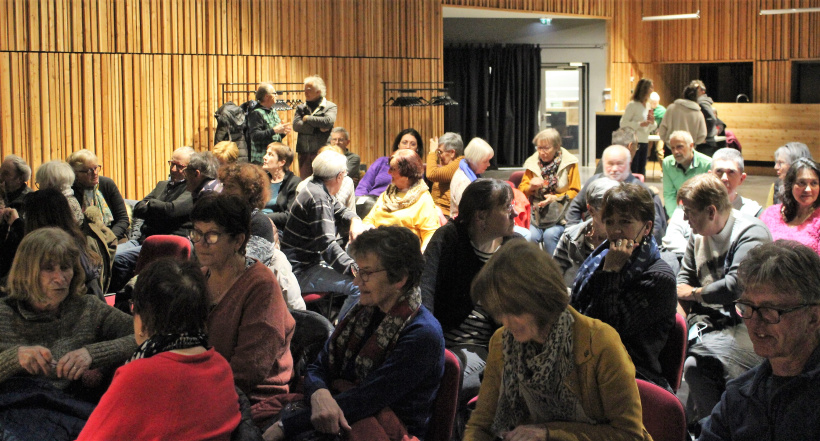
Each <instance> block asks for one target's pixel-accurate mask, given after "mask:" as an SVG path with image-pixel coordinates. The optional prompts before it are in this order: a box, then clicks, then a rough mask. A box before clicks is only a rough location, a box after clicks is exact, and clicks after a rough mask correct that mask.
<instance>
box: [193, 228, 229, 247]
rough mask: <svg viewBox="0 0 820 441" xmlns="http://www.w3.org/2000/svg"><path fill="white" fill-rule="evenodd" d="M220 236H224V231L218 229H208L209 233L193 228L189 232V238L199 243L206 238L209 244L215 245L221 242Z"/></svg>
mask: <svg viewBox="0 0 820 441" xmlns="http://www.w3.org/2000/svg"><path fill="white" fill-rule="evenodd" d="M220 237H222V233H220V232H218V231H208V232H207V233H203V232H201V231H199V230H191V231H190V232H189V233H188V238H189V239H191V242H193V243H197V242H199V241H201V240H202V239H205V243H206V244H208V245H213V244H215V243H217V242H219V238H220Z"/></svg>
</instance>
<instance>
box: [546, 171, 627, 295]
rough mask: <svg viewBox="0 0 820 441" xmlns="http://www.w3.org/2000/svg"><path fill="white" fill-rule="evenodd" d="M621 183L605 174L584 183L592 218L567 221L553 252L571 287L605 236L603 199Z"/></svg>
mask: <svg viewBox="0 0 820 441" xmlns="http://www.w3.org/2000/svg"><path fill="white" fill-rule="evenodd" d="M618 185H619V182H618V181H616V180H614V179H609V178H608V177H606V176H604V177H602V178H600V179H596V180H594V181H592V182H590V183H589V184H587V185H586V186H585V187H584V192H585V193H586V201H587V212H589V218H588V219H587V220H585V221H583V222H581V223H579V224H575V225H567V228H566V230H564V234H562V235H561V239H560V240H559V241H558V245H557V246H556V247H555V254H554V256H553V257H554V258H555V262H557V263H558V266H560V267H561V271H563V273H564V283H565V284H566V285H567V288H572V285H573V284H574V283H575V275H576V274H577V273H578V269H580V268H581V264H583V263H584V261H585V260H587V257H589V255H590V254H592V252H593V251H595V249H596V248H598V245H600V244H602V243H603V242H604V241H605V240H606V228H605V226H604V222H603V220H602V219H601V203H603V201H604V193H606V192H607V190H609V189H610V188H612V187H617V186H618Z"/></svg>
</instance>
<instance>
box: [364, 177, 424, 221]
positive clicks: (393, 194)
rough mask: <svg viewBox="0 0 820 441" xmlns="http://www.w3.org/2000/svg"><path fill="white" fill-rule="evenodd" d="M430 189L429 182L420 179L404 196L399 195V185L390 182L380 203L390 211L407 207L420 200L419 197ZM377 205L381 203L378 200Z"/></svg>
mask: <svg viewBox="0 0 820 441" xmlns="http://www.w3.org/2000/svg"><path fill="white" fill-rule="evenodd" d="M428 190H429V188H428V187H427V184H425V183H424V180H423V179H419V181H418V182H416V183H415V184H414V185H413V186H412V187H410V189H409V190H407V192H406V193H405V194H404V196H399V187H396V186H395V185H393V184H390V185H389V186H388V187H387V190H385V191H384V194H383V197H382V198H380V199H381V202H382V204H380V205H381V206H382V207H381V208H382V209H383V210H384V211H386V212H388V213H392V212H394V211H399V210H401V209H402V208H407V207H409V206H411V205H413V204H415V203H416V202H418V200H419V198H421V196H422V195H423V194H424V193H426V192H427V191H428ZM377 205H379V203H378V202H377Z"/></svg>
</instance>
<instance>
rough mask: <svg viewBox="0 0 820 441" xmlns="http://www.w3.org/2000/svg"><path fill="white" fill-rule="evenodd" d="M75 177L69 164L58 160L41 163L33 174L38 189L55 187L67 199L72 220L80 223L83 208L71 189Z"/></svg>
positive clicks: (81, 222)
mask: <svg viewBox="0 0 820 441" xmlns="http://www.w3.org/2000/svg"><path fill="white" fill-rule="evenodd" d="M75 179H76V177H75V175H74V170H73V169H72V168H71V166H70V165H68V163H67V162H64V161H60V160H54V161H48V162H46V163H43V165H41V166H40V167H38V168H37V173H35V174H34V182H35V183H36V184H37V188H39V189H40V190H46V189H49V188H54V189H57V190H58V191H60V192H61V193H62V194H63V195H64V196H65V197H66V199H68V206H69V207H71V213H72V214H73V215H74V220H76V221H77V225H82V224H83V208H82V207H81V206H80V202H79V201H78V200H77V198H76V197H74V190H72V189H71V185H72V184H74V180H75Z"/></svg>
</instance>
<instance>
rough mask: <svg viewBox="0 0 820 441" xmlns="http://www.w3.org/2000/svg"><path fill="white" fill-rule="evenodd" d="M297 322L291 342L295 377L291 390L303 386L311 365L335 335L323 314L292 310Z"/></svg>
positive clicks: (331, 325) (291, 312)
mask: <svg viewBox="0 0 820 441" xmlns="http://www.w3.org/2000/svg"><path fill="white" fill-rule="evenodd" d="M290 314H291V315H292V316H293V320H295V321H296V327H295V328H294V331H293V338H292V339H291V340H290V353H291V355H292V356H293V377H292V378H291V380H290V384H289V386H290V390H291V391H294V389H296V388H297V386H301V382H302V377H304V375H305V373H306V372H307V367H308V365H309V364H311V363H313V360H316V357H317V356H318V355H319V352H320V351H321V350H322V348H323V347H324V346H325V342H326V341H327V339H328V338H329V337H330V334H331V333H333V324H331V323H330V320H328V319H327V318H325V317H324V316H323V315H322V314H319V313H318V312H313V311H300V310H291V311H290Z"/></svg>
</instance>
